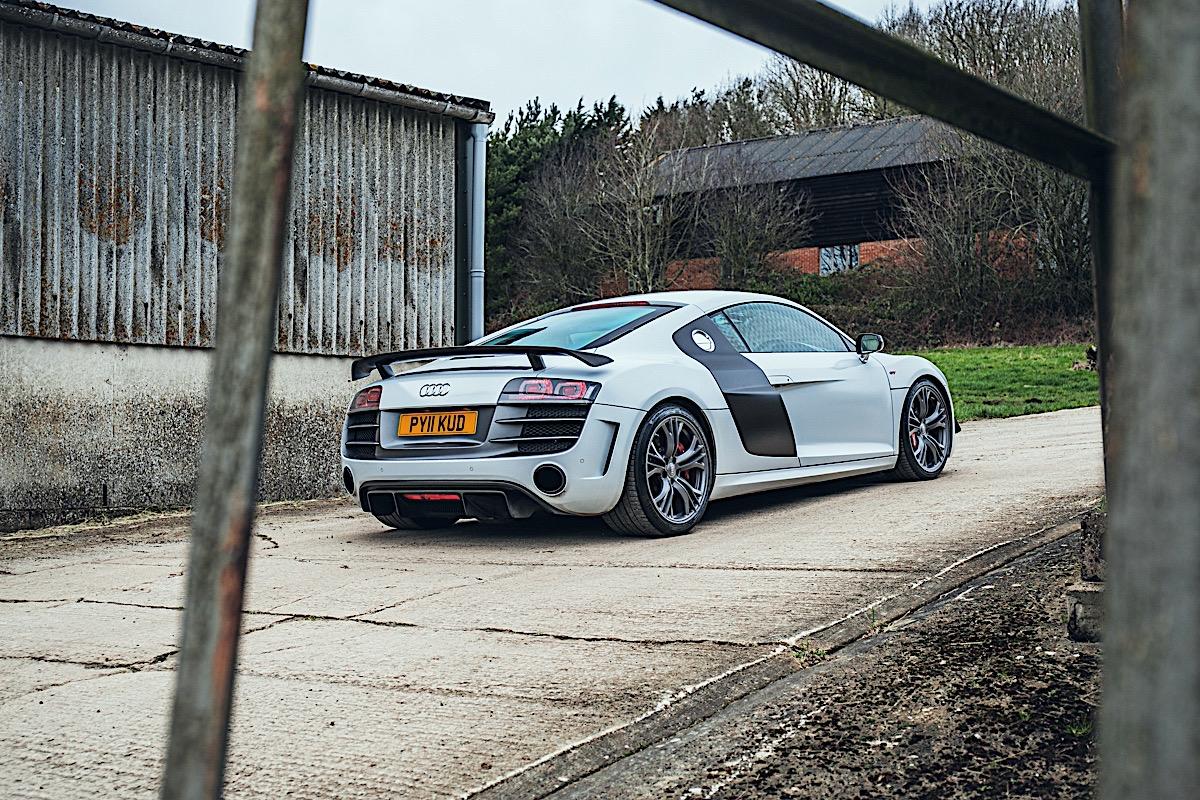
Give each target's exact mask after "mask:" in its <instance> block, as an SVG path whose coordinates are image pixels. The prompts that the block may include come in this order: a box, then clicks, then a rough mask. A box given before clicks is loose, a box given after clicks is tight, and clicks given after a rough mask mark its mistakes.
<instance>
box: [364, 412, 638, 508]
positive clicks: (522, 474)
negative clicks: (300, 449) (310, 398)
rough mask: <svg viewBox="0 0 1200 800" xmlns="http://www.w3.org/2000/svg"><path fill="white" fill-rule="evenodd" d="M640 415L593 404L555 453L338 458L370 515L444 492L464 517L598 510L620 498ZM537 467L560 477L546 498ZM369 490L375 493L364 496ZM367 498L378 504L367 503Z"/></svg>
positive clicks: (610, 506)
mask: <svg viewBox="0 0 1200 800" xmlns="http://www.w3.org/2000/svg"><path fill="white" fill-rule="evenodd" d="M644 413H645V412H642V411H638V410H636V409H629V408H622V407H619V406H608V405H604V404H601V403H596V404H594V405H593V406H592V410H591V413H590V414H589V415H588V418H587V422H586V423H585V424H584V428H583V431H582V433H581V434H580V436H579V440H578V441H577V442H576V443H575V445H574V446H573V447H572V448H571V449H570V450H566V451H564V452H561V453H554V454H546V455H526V456H505V457H493V458H469V457H459V458H438V457H436V456H430V457H427V458H408V459H400V460H388V459H384V460H356V459H352V458H346V457H344V456H343V458H342V467H343V469H348V470H349V471H350V473H351V475H352V476H353V480H354V491H353V495H354V497H355V498H356V499H357V500H358V501H359V504H360V505H361V506H362V507H363V509H364V510H368V511H373V512H374V513H381V511H380V510H379V509H384V508H385V507H387V506H389V504H399V505H395V506H394V508H395V510H397V511H399V512H400V513H401V514H403V512H404V508H403V507H402V506H403V504H404V502H405V501H404V499H403V497H401V496H400V495H403V494H404V493H419V492H439V491H445V492H458V493H460V494H462V495H463V502H464V504H465V507H464V510H463V515H464V516H480V515H482V516H485V517H488V518H501V519H503V518H507V517H513V518H520V517H522V516H529V514H530V513H532V512H533V511H534V510H536V509H538V508H541V509H544V510H547V511H552V512H555V513H560V514H577V515H596V514H603V513H605V512H607V511H611V510H612V508H613V507H614V506H615V505H616V504H617V501H618V500H619V499H620V496H621V491H622V489H623V488H624V485H625V470H626V468H627V466H628V460H629V451H630V448H631V447H632V443H633V437H634V435H635V434H636V432H637V425H638V423H640V422H641V418H642V415H643V414H644ZM543 464H553V465H555V466H557V467H559V468H560V469H561V470H562V471H563V473H564V474H565V475H566V476H567V482H566V487H565V488H564V489H563V490H562V492H561V493H559V494H556V495H553V496H551V495H547V494H545V493H543V492H541V491H539V490H538V489H537V487H536V486H535V485H534V481H533V472H534V470H535V469H537V468H538V467H539V466H541V465H543ZM375 494H378V495H380V497H379V498H377V500H372V495H375ZM375 502H378V503H380V504H381V505H379V506H378V508H375V507H373V505H374V504H375ZM409 509H410V510H412V507H411V506H410V507H409ZM489 512H492V513H489ZM382 513H391V512H389V511H386V510H384V511H382ZM506 515H507V516H506Z"/></svg>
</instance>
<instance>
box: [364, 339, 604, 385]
mask: <svg viewBox="0 0 1200 800" xmlns="http://www.w3.org/2000/svg"><path fill="white" fill-rule="evenodd" d="M471 356H525V357H526V358H528V359H529V368H530V369H533V370H540V369H544V368H545V367H546V362H545V361H544V360H543V356H569V357H571V358H573V359H575V360H576V361H582V362H583V363H584V364H587V365H588V366H589V367H602V366H604V365H605V364H611V363H612V359H611V358H609V357H608V356H602V355H600V354H599V353H589V352H587V351H584V350H572V349H570V348H569V347H544V346H541V345H519V344H505V345H499V344H494V345H489V344H482V345H463V346H462V347H430V348H426V349H424V350H402V351H401V352H399V353H380V354H379V355H377V356H367V357H366V358H358V359H355V360H354V362H353V363H352V364H351V365H350V380H352V381H357V380H359V379H361V378H365V377H367V376H368V375H370V374H371V372H372V371H374V370H379V376H380V377H381V378H390V377H392V376H393V375H395V374H396V373H395V371H393V370H392V366H391V365H392V364H397V363H400V362H403V361H432V360H433V359H435V358H456V357H458V358H469V357H471Z"/></svg>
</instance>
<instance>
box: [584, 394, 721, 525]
mask: <svg viewBox="0 0 1200 800" xmlns="http://www.w3.org/2000/svg"><path fill="white" fill-rule="evenodd" d="M671 418H676V419H682V420H684V421H686V422H687V423H688V424H689V425H690V426H691V430H690V431H689V434H691V433H694V434H696V435H697V436H698V437H699V441H700V442H702V444H703V448H704V450H703V453H704V458H705V461H704V466H703V473H704V479H703V480H702V483H703V490H702V491H701V492H700V496H699V498H698V500H697V501H696V502H695V505H694V507H693V510H692V511H691V512H690V516H689V517H688V519H687V520H686V521H684V522H673V521H671V520H670V519H668V518H666V517H665V516H664V515H663V513H662V512H661V511H660V510H659V508H658V506H656V505H655V502H654V498H653V497H652V496H651V494H650V487H649V482H648V479H647V471H648V468H647V466H646V463H647V454H648V452H649V450H650V446H651V439H652V438H653V437H654V435H655V432H656V431H657V429H658V427H659V425H661V424H662V423H664V422H665V421H667V420H669V419H671ZM693 439H694V437H693ZM688 446H689V448H690V444H689V445H688ZM671 460H672V461H674V458H672V459H671ZM698 468H699V467H697V469H698ZM673 474H674V473H673ZM679 474H680V475H683V474H684V471H682V470H681V471H680V473H679ZM715 474H716V464H715V460H714V458H713V449H712V440H711V437H710V436H709V433H708V429H707V428H706V427H705V425H704V423H703V422H701V421H700V420H699V419H697V418H696V415H695V414H693V413H692V412H691V411H689V410H688V409H686V408H684V407H683V406H679V405H675V404H673V403H668V404H666V405H662V406H659V407H658V408H656V409H654V410H652V411H651V412H650V413H649V414H647V415H646V418H645V419H644V420H643V421H642V425H641V428H639V429H638V433H637V436H636V437H634V440H633V447H632V448H631V449H630V453H629V463H628V465H627V468H626V470H625V488H624V490H623V491H622V492H621V499H620V501H618V502H617V505H616V507H615V508H613V510H612V511H610V512H608V513H607V514H605V515H604V523H605V524H606V525H608V527H610V528H612V529H613V530H614V531H616V532H617V533H625V534H632V535H635V536H654V537H662V536H679V535H682V534H685V533H690V532H691V530H692V529H693V528H695V527H696V523H698V522H699V521H700V520H701V519H702V518H703V517H704V512H705V511H706V510H707V509H708V499H709V496H710V495H711V494H712V482H713V478H714V477H715ZM660 480H661V479H660ZM669 502H671V503H673V502H674V499H673V498H672V500H670V501H669Z"/></svg>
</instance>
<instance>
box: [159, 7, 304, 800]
mask: <svg viewBox="0 0 1200 800" xmlns="http://www.w3.org/2000/svg"><path fill="white" fill-rule="evenodd" d="M307 18H308V0H258V10H257V13H256V15H255V20H254V50H253V52H252V53H251V54H250V60H249V63H248V65H247V68H246V74H245V77H244V79H243V83H242V88H241V95H240V98H239V111H238V124H237V151H236V161H235V164H234V177H233V202H232V206H231V211H232V214H233V217H232V220H231V237H230V245H229V250H228V251H227V254H226V259H225V263H224V265H223V267H222V270H221V274H220V278H219V281H220V285H219V294H218V298H217V342H216V350H215V352H214V354H213V363H212V369H211V370H210V372H209V384H208V386H209V388H208V410H207V416H206V421H205V435H204V450H203V453H202V456H201V461H200V471H199V475H198V478H197V485H196V501H195V510H194V511H193V516H192V540H191V553H190V555H189V558H188V569H187V602H186V606H185V609H184V614H183V633H182V643H181V646H180V652H179V668H178V671H177V677H176V683H175V698H174V706H173V708H172V713H171V729H170V742H169V745H168V748H167V760H166V768H165V773H164V776H163V784H162V793H161V796H162V797H163V798H168V799H169V800H212V799H213V798H217V797H219V796H220V795H221V788H222V782H223V777H224V767H225V751H226V745H227V740H228V727H229V712H230V708H231V705H232V702H233V683H234V673H235V671H236V667H237V647H238V635H239V632H240V625H241V614H242V597H243V590H244V586H245V579H246V561H247V555H248V552H249V542H250V533H251V529H252V527H253V524H254V504H255V499H256V497H257V493H258V490H257V487H258V472H259V462H260V458H261V450H262V430H263V410H264V406H265V403H266V393H267V375H268V366H269V364H270V360H271V348H272V345H273V343H274V338H275V337H274V327H275V307H276V302H277V296H278V293H279V271H280V264H281V259H282V254H283V242H284V234H285V230H286V228H285V225H286V220H287V214H288V195H289V192H290V190H291V175H292V151H293V146H294V141H295V130H296V121H297V115H298V114H299V113H300V108H301V106H300V102H301V88H302V86H303V82H304V77H305V68H304V66H303V63H302V60H301V55H302V51H303V46H304V31H305V26H306V23H307Z"/></svg>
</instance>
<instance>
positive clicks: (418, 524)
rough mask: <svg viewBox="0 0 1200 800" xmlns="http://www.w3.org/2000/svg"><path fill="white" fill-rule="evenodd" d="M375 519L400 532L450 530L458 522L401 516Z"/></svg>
mask: <svg viewBox="0 0 1200 800" xmlns="http://www.w3.org/2000/svg"><path fill="white" fill-rule="evenodd" d="M375 519H377V520H379V521H380V522H382V523H383V524H384V525H387V526H388V527H389V528H395V529H396V530H399V531H428V530H433V529H435V528H449V527H450V526H451V525H453V524H454V523H456V522H458V520H457V519H456V518H454V517H402V516H400V515H399V514H376V515H375Z"/></svg>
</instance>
